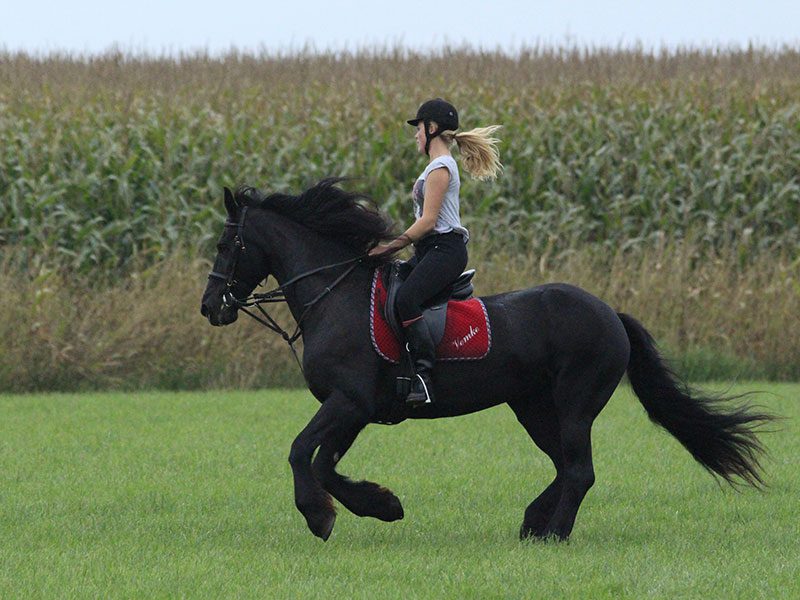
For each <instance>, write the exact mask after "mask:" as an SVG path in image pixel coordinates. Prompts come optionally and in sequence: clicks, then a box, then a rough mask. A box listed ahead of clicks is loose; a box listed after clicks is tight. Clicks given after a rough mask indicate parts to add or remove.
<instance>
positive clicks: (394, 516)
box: [378, 492, 406, 523]
mask: <svg viewBox="0 0 800 600" xmlns="http://www.w3.org/2000/svg"><path fill="white" fill-rule="evenodd" d="M389 495H390V496H391V498H389V501H388V502H387V503H386V510H385V511H384V513H383V514H381V515H379V516H378V518H379V519H380V520H381V521H386V522H387V523H391V522H392V521H399V520H400V519H402V518H403V517H404V516H406V515H405V512H404V511H403V505H402V504H400V498H398V497H397V496H395V495H394V494H392V493H391V492H389Z"/></svg>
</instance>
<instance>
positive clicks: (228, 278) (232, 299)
mask: <svg viewBox="0 0 800 600" xmlns="http://www.w3.org/2000/svg"><path fill="white" fill-rule="evenodd" d="M247 209H248V207H247V206H243V207H242V211H241V215H240V216H239V220H238V221H231V220H230V219H227V220H226V221H225V227H226V228H229V227H235V228H236V235H235V236H234V238H233V257H232V259H231V261H230V265H231V266H230V270H229V271H228V273H220V272H219V271H214V270H212V271H211V272H210V273H209V274H208V277H209V278H210V279H221V280H222V281H224V282H225V285H226V286H227V287H226V290H225V291H224V292H223V293H222V305H223V306H224V307H234V308H236V309H238V310H241V311H242V312H244V313H245V314H246V315H248V316H250V317H252V318H253V319H255V320H256V321H258V322H259V323H261V324H262V325H263V326H264V327H266V328H267V329H269V330H271V331H274V332H275V333H277V334H278V335H280V336H281V337H282V338H283V339H284V340H285V341H286V343H287V344H289V348H291V350H292V353H293V354H294V358H295V360H296V361H297V364H298V365H299V367H300V371H301V372H303V365H302V363H301V362H300V357H299V356H298V355H297V350H296V349H295V347H294V344H295V342H296V341H297V340H298V339H299V338H300V336H301V335H303V328H302V326H303V321H304V320H305V318H306V316H308V313H309V312H310V311H311V309H312V308H313V306H314V305H315V304H316V303H317V302H319V301H320V300H322V299H323V298H324V297H325V296H326V295H328V294H329V293H331V291H333V288H335V287H336V286H337V285H339V283H341V282H342V280H344V278H345V277H347V276H348V275H349V274H350V273H352V272H353V271H354V270H355V268H356V267H357V266H358V265H359V264H360V263H361V262H362V261H363V260H364V258H366V257H367V256H368V255H367V254H362V255H361V256H357V257H355V258H351V259H349V260H344V261H342V262H337V263H334V264H331V265H325V266H322V267H317V268H316V269H311V270H310V271H306V272H305V273H301V274H300V275H297V276H296V277H292V278H291V279H290V280H289V281H287V282H286V283H284V284H283V285H279V286H278V287H276V288H275V289H272V290H270V291H268V292H263V293H260V294H250V295H249V296H248V297H247V298H244V299H241V300H240V299H239V298H237V297H236V296H235V295H234V294H233V286H234V285H236V284H237V283H238V280H237V279H236V276H235V275H236V267H237V266H238V264H239V257H240V256H241V255H242V253H244V252H246V247H245V243H244V233H243V231H244V220H245V217H246V216H247ZM344 265H350V268H348V269H347V270H346V271H345V272H344V273H342V274H341V275H339V277H337V278H336V279H335V280H334V281H333V283H331V284H330V285H328V286H325V289H323V290H322V291H321V292H320V293H319V294H317V296H315V297H314V299H313V300H311V301H310V302H306V303H305V304H304V307H305V310H303V313H302V314H301V315H300V318H299V319H297V325H296V327H295V330H294V332H293V333H292V334H291V335H289V333H288V332H287V331H286V330H284V329H283V328H282V327H281V326H280V325H278V323H277V321H275V319H273V318H272V317H271V316H270V315H269V313H267V311H266V309H264V307H263V306H261V305H262V304H270V303H275V302H286V289H287V288H288V287H289V286H290V285H292V284H294V283H297V282H298V281H300V280H301V279H305V278H306V277H309V276H311V275H314V274H316V273H320V272H322V271H326V270H328V269H334V268H336V267H342V266H344ZM255 287H256V286H255V285H254V286H253V288H255ZM250 307H256V308H257V309H258V311H259V312H260V313H261V316H259V315H257V314H255V313H253V312H251V311H249V310H247V309H248V308H250Z"/></svg>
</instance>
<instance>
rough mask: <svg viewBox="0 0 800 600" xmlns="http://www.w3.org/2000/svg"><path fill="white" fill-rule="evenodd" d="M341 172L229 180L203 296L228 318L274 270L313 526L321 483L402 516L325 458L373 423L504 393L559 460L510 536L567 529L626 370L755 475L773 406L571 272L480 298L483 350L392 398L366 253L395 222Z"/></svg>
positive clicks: (654, 401) (688, 434) (659, 407)
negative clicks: (299, 370) (302, 384)
mask: <svg viewBox="0 0 800 600" xmlns="http://www.w3.org/2000/svg"><path fill="white" fill-rule="evenodd" d="M339 181H340V180H337V179H327V180H323V181H321V182H320V183H318V184H317V185H315V186H313V187H312V188H310V189H308V190H306V191H305V192H304V193H302V194H301V195H299V196H291V195H284V194H272V195H269V196H265V195H263V194H262V193H260V192H259V191H258V190H255V189H254V188H239V190H237V192H236V194H235V195H234V194H232V193H231V192H230V190H228V189H227V188H226V189H225V208H226V210H227V213H228V217H227V221H226V223H225V228H224V231H223V233H222V237H221V238H220V240H219V243H218V247H217V250H218V254H217V257H216V259H215V262H214V267H213V271H212V273H211V276H210V278H209V282H208V287H207V288H206V290H205V293H204V295H203V299H202V307H201V312H202V314H203V316H205V317H207V318H208V320H209V321H210V323H211V324H212V325H227V324H229V323H232V322H234V321H235V320H236V318H237V314H238V312H239V309H240V308H243V307H244V306H247V305H246V304H243V302H242V300H243V299H245V298H247V297H249V296H250V294H251V293H252V291H253V290H254V289H255V287H256V285H257V284H258V283H259V282H261V281H262V280H264V279H265V278H267V277H268V276H269V275H272V276H273V277H274V278H275V279H276V280H277V281H278V283H279V284H281V288H280V290H281V291H282V292H283V293H284V294H285V300H286V302H287V304H288V306H289V309H290V310H291V312H292V315H293V316H294V318H295V320H296V321H297V322H298V331H299V332H300V333H299V334H301V335H302V338H303V348H304V351H303V360H302V366H303V370H304V375H305V379H306V382H307V384H308V387H309V389H310V390H311V393H312V394H313V395H314V396H315V397H316V398H317V400H319V401H320V403H321V406H320V408H319V410H318V411H317V413H316V414H315V415H314V417H313V418H312V419H311V421H309V423H308V425H306V427H305V428H304V429H303V431H302V432H300V434H299V435H298V436H297V438H296V439H295V440H294V442H293V443H292V447H291V451H290V454H289V463H290V464H291V467H292V473H293V475H294V492H295V503H296V506H297V508H298V510H299V511H300V512H301V513H302V514H303V516H304V517H305V518H306V521H307V523H308V527H309V528H310V529H311V531H312V533H314V535H317V536H319V537H321V538H322V539H323V540H327V539H328V536H329V535H330V534H331V531H332V529H333V525H334V521H335V519H336V513H335V510H334V506H333V503H332V501H331V496H333V497H334V498H336V499H337V500H338V501H339V502H341V503H342V504H343V505H344V506H345V507H346V508H347V509H349V510H350V511H352V512H353V513H355V514H356V515H359V516H369V517H375V518H377V519H381V520H383V521H394V520H397V519H401V518H403V508H402V505H401V504H400V501H399V499H398V498H397V497H396V496H395V495H394V494H393V493H392V492H391V491H389V490H388V489H386V488H384V487H381V486H379V485H377V484H375V483H372V482H369V481H351V480H350V479H348V478H347V477H344V476H342V475H340V474H339V473H337V472H336V470H335V468H336V463H337V462H338V461H339V460H340V459H341V457H342V456H343V455H344V453H345V452H347V450H348V449H349V448H350V446H351V445H352V443H353V441H354V440H355V439H356V436H357V435H358V434H359V432H360V431H361V430H362V429H363V428H364V427H365V426H366V425H367V424H368V423H389V424H393V423H398V422H400V421H402V420H404V419H407V418H414V419H433V418H438V417H452V416H456V415H463V414H467V413H471V412H474V411H478V410H483V409H484V408H488V407H491V406H494V405H497V404H500V403H503V402H505V403H507V404H508V405H509V406H510V407H511V410H513V411H514V414H515V415H516V417H517V419H518V420H519V422H520V423H521V424H522V426H523V427H524V428H525V430H526V431H527V432H528V434H529V435H530V436H531V439H533V441H534V443H535V444H536V445H537V446H538V447H539V448H540V449H541V450H542V451H544V452H545V453H546V454H547V455H548V456H549V457H550V459H551V460H552V461H553V464H554V465H555V468H556V477H555V479H554V480H553V481H552V482H551V483H550V485H549V486H547V488H545V490H544V491H543V492H542V493H541V494H539V496H538V497H537V498H536V499H534V500H533V502H531V503H530V504H529V505H528V507H527V509H526V510H525V516H524V519H523V521H522V527H521V530H520V536H521V537H523V538H526V537H536V538H548V537H556V538H559V539H566V538H567V537H568V536H569V534H570V532H571V531H572V528H573V525H574V523H575V516H576V514H577V512H578V508H579V507H580V504H581V502H582V500H583V498H584V496H585V495H586V493H587V491H588V490H589V488H590V487H591V486H592V484H593V483H594V470H593V467H592V450H591V440H590V437H591V428H592V422H593V421H594V419H595V417H596V416H597V415H598V413H599V412H600V411H601V410H602V409H603V407H604V406H605V404H606V402H607V401H608V399H609V398H610V397H611V394H612V393H613V392H614V390H615V388H616V387H617V385H618V384H619V382H620V379H621V378H622V376H623V375H624V374H625V372H626V371H627V374H628V378H629V379H630V383H631V385H632V387H633V390H634V392H635V393H636V395H637V396H638V397H639V399H640V401H641V403H642V404H643V406H644V408H645V410H646V411H647V413H648V415H649V417H650V419H651V420H652V421H654V422H655V423H656V424H658V425H660V426H662V427H664V428H665V429H666V430H667V431H669V432H670V433H671V434H672V435H674V436H675V437H676V438H677V439H678V440H679V441H680V442H681V443H682V444H683V445H684V447H685V448H686V449H687V450H688V451H689V452H690V453H691V454H692V456H693V457H694V458H695V459H696V460H697V461H698V462H699V463H700V464H701V465H702V466H703V467H705V468H706V469H707V470H709V471H710V472H711V473H713V474H716V475H718V476H720V477H722V478H724V479H725V480H727V481H728V482H730V483H736V482H745V483H748V484H751V485H753V486H756V487H758V486H760V485H761V484H762V483H763V481H762V478H761V475H760V466H759V460H758V459H759V454H760V453H761V452H762V451H763V448H762V446H761V444H760V443H759V441H758V439H757V437H756V430H757V428H758V426H759V425H760V424H762V423H764V422H766V421H768V420H769V419H770V416H769V415H766V414H761V413H756V412H753V410H752V409H751V408H750V407H748V406H736V407H725V406H724V402H726V401H728V400H730V399H726V398H708V397H702V396H700V395H698V394H697V393H695V392H692V391H690V390H689V389H688V388H687V387H686V386H685V385H684V384H683V383H682V382H681V381H680V380H679V379H678V378H677V377H676V376H675V375H674V374H672V373H671V371H670V370H669V368H668V367H667V366H666V365H665V363H664V361H663V360H662V358H661V357H660V356H659V353H658V351H657V350H656V347H655V344H654V342H653V339H652V337H651V336H650V334H649V333H648V332H647V331H646V330H645V329H644V327H643V326H642V325H641V324H640V323H639V322H637V321H636V320H635V319H634V318H633V317H630V316H628V315H625V314H618V313H616V312H615V311H614V310H612V309H611V308H610V307H609V306H608V305H606V304H605V303H603V302H602V301H601V300H599V299H598V298H596V297H594V296H592V295H591V294H589V293H588V292H586V291H584V290H582V289H580V288H577V287H573V286H570V285H565V284H548V285H541V286H537V287H534V288H530V289H526V290H521V291H514V292H508V293H504V294H498V295H496V296H488V297H485V298H483V301H484V304H485V306H486V311H487V313H488V316H489V318H490V322H491V324H492V328H493V329H492V346H491V350H490V352H489V353H488V355H487V356H486V357H485V358H484V359H482V360H479V361H474V362H440V363H437V366H436V371H435V377H434V379H435V392H436V398H437V402H436V403H435V404H433V405H431V406H423V407H419V408H408V407H406V405H405V403H404V402H402V401H398V400H397V398H396V392H395V378H396V376H397V375H398V374H399V373H398V370H399V367H397V366H395V365H393V364H391V363H389V362H387V361H385V360H383V359H382V358H381V357H380V356H378V354H377V353H376V352H375V351H374V350H373V348H372V345H371V340H370V330H369V314H370V310H369V306H370V304H369V303H370V286H371V282H372V278H373V273H374V269H375V268H376V266H377V263H376V260H375V259H367V258H365V252H366V251H367V250H368V249H369V248H371V247H372V246H374V245H375V244H376V243H377V242H378V241H379V240H383V239H387V238H388V237H390V225H389V224H388V223H387V221H386V220H385V219H384V218H383V217H382V216H381V215H380V214H379V213H378V212H377V211H376V210H374V209H371V208H369V207H367V206H365V203H364V202H363V201H362V200H364V198H365V197H364V196H361V195H359V194H354V193H350V192H347V191H345V190H342V189H341V188H340V187H338V185H337V183H338V182H339ZM383 260H384V261H385V260H387V259H383ZM377 262H380V260H379V261H377ZM329 265H331V266H330V268H323V267H326V266H329ZM278 295H279V294H278ZM274 296H275V294H273V296H272V297H273V298H274ZM284 337H285V338H287V339H289V338H288V335H286V334H285V335H284ZM317 449H319V451H318V453H317V455H316V457H315V458H314V459H313V463H312V457H313V455H314V452H315V451H316V450H317Z"/></svg>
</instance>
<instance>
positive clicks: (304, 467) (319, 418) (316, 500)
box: [289, 392, 367, 540]
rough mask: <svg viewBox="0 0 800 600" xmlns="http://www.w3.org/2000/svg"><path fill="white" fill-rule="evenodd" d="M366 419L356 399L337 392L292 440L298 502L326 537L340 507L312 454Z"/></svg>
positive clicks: (291, 461)
mask: <svg viewBox="0 0 800 600" xmlns="http://www.w3.org/2000/svg"><path fill="white" fill-rule="evenodd" d="M366 423H367V419H366V417H365V416H364V415H362V414H361V411H360V410H359V409H358V408H357V407H356V406H355V404H353V402H352V401H350V400H349V399H348V398H346V397H345V396H344V395H343V394H341V393H340V392H334V393H333V394H331V396H329V397H328V398H327V399H326V400H325V401H324V402H323V403H322V406H321V407H320V409H319V410H318V411H317V414H315V415H314V417H313V418H312V419H311V421H309V423H308V425H306V426H305V428H304V429H303V431H301V432H300V435H298V436H297V437H296V438H295V440H294V442H292V449H291V452H289V464H290V465H291V467H292V474H293V476H294V501H295V506H297V509H298V510H299V511H300V512H301V513H302V515H303V516H304V517H305V518H306V522H307V523H308V528H309V529H310V530H311V533H313V534H314V535H316V536H317V537H320V538H322V539H323V540H327V539H328V537H329V536H330V534H331V531H332V530H333V524H334V522H335V521H336V511H335V510H334V508H333V502H332V501H331V497H330V496H329V495H328V493H327V492H326V491H325V490H324V489H322V487H321V486H320V484H319V482H318V481H317V479H316V478H315V477H314V475H313V473H312V470H311V457H312V456H313V454H314V451H315V450H316V449H317V448H318V447H319V446H320V445H322V444H324V443H326V442H329V443H330V442H331V441H332V440H334V439H336V438H337V437H340V436H341V435H342V434H343V432H347V431H349V430H353V429H355V430H356V431H360V429H361V428H363V427H364V425H365V424H366ZM359 424H360V425H359Z"/></svg>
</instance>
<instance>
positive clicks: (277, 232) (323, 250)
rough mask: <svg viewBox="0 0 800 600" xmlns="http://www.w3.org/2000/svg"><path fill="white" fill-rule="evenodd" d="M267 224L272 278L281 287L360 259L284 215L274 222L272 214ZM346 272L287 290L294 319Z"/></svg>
mask: <svg viewBox="0 0 800 600" xmlns="http://www.w3.org/2000/svg"><path fill="white" fill-rule="evenodd" d="M265 223H266V227H265V231H266V235H267V236H268V239H269V246H270V250H269V255H270V263H271V264H270V266H271V270H272V273H271V274H272V275H273V277H274V278H275V279H276V280H277V282H278V284H279V285H283V284H285V283H286V282H287V281H291V280H292V279H294V278H295V277H297V276H299V275H302V274H303V273H307V272H309V271H312V270H314V269H318V268H319V267H323V266H327V265H331V264H336V263H339V262H342V261H345V260H349V259H351V258H355V256H356V254H355V253H354V252H353V251H352V250H351V249H348V248H347V247H345V246H343V245H342V244H339V243H337V242H335V241H333V240H330V239H328V238H325V237H323V236H320V235H319V234H317V233H315V232H313V231H311V230H310V229H308V228H307V227H304V226H303V225H300V224H298V223H296V222H294V221H292V220H290V219H287V218H285V217H282V216H280V215H275V217H274V218H273V215H272V214H270V215H269V218H268V219H265ZM346 268H347V266H341V267H335V268H332V269H330V270H328V269H326V270H324V271H321V272H319V273H316V274H314V275H310V276H309V277H307V278H303V279H301V280H300V281H298V282H297V283H294V284H292V285H291V286H289V289H288V290H286V300H287V303H288V304H289V309H290V310H291V311H292V314H293V316H294V318H295V319H299V318H300V316H301V315H302V314H303V312H304V311H305V306H306V304H307V303H309V302H311V301H312V300H313V299H314V298H315V297H316V296H317V295H319V293H320V292H321V291H323V290H324V289H325V287H326V286H327V285H329V284H331V283H332V282H333V281H334V280H335V279H336V278H337V277H338V276H339V275H341V274H342V272H343V271H344V270H345V269H346ZM314 310H315V311H316V309H314Z"/></svg>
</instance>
